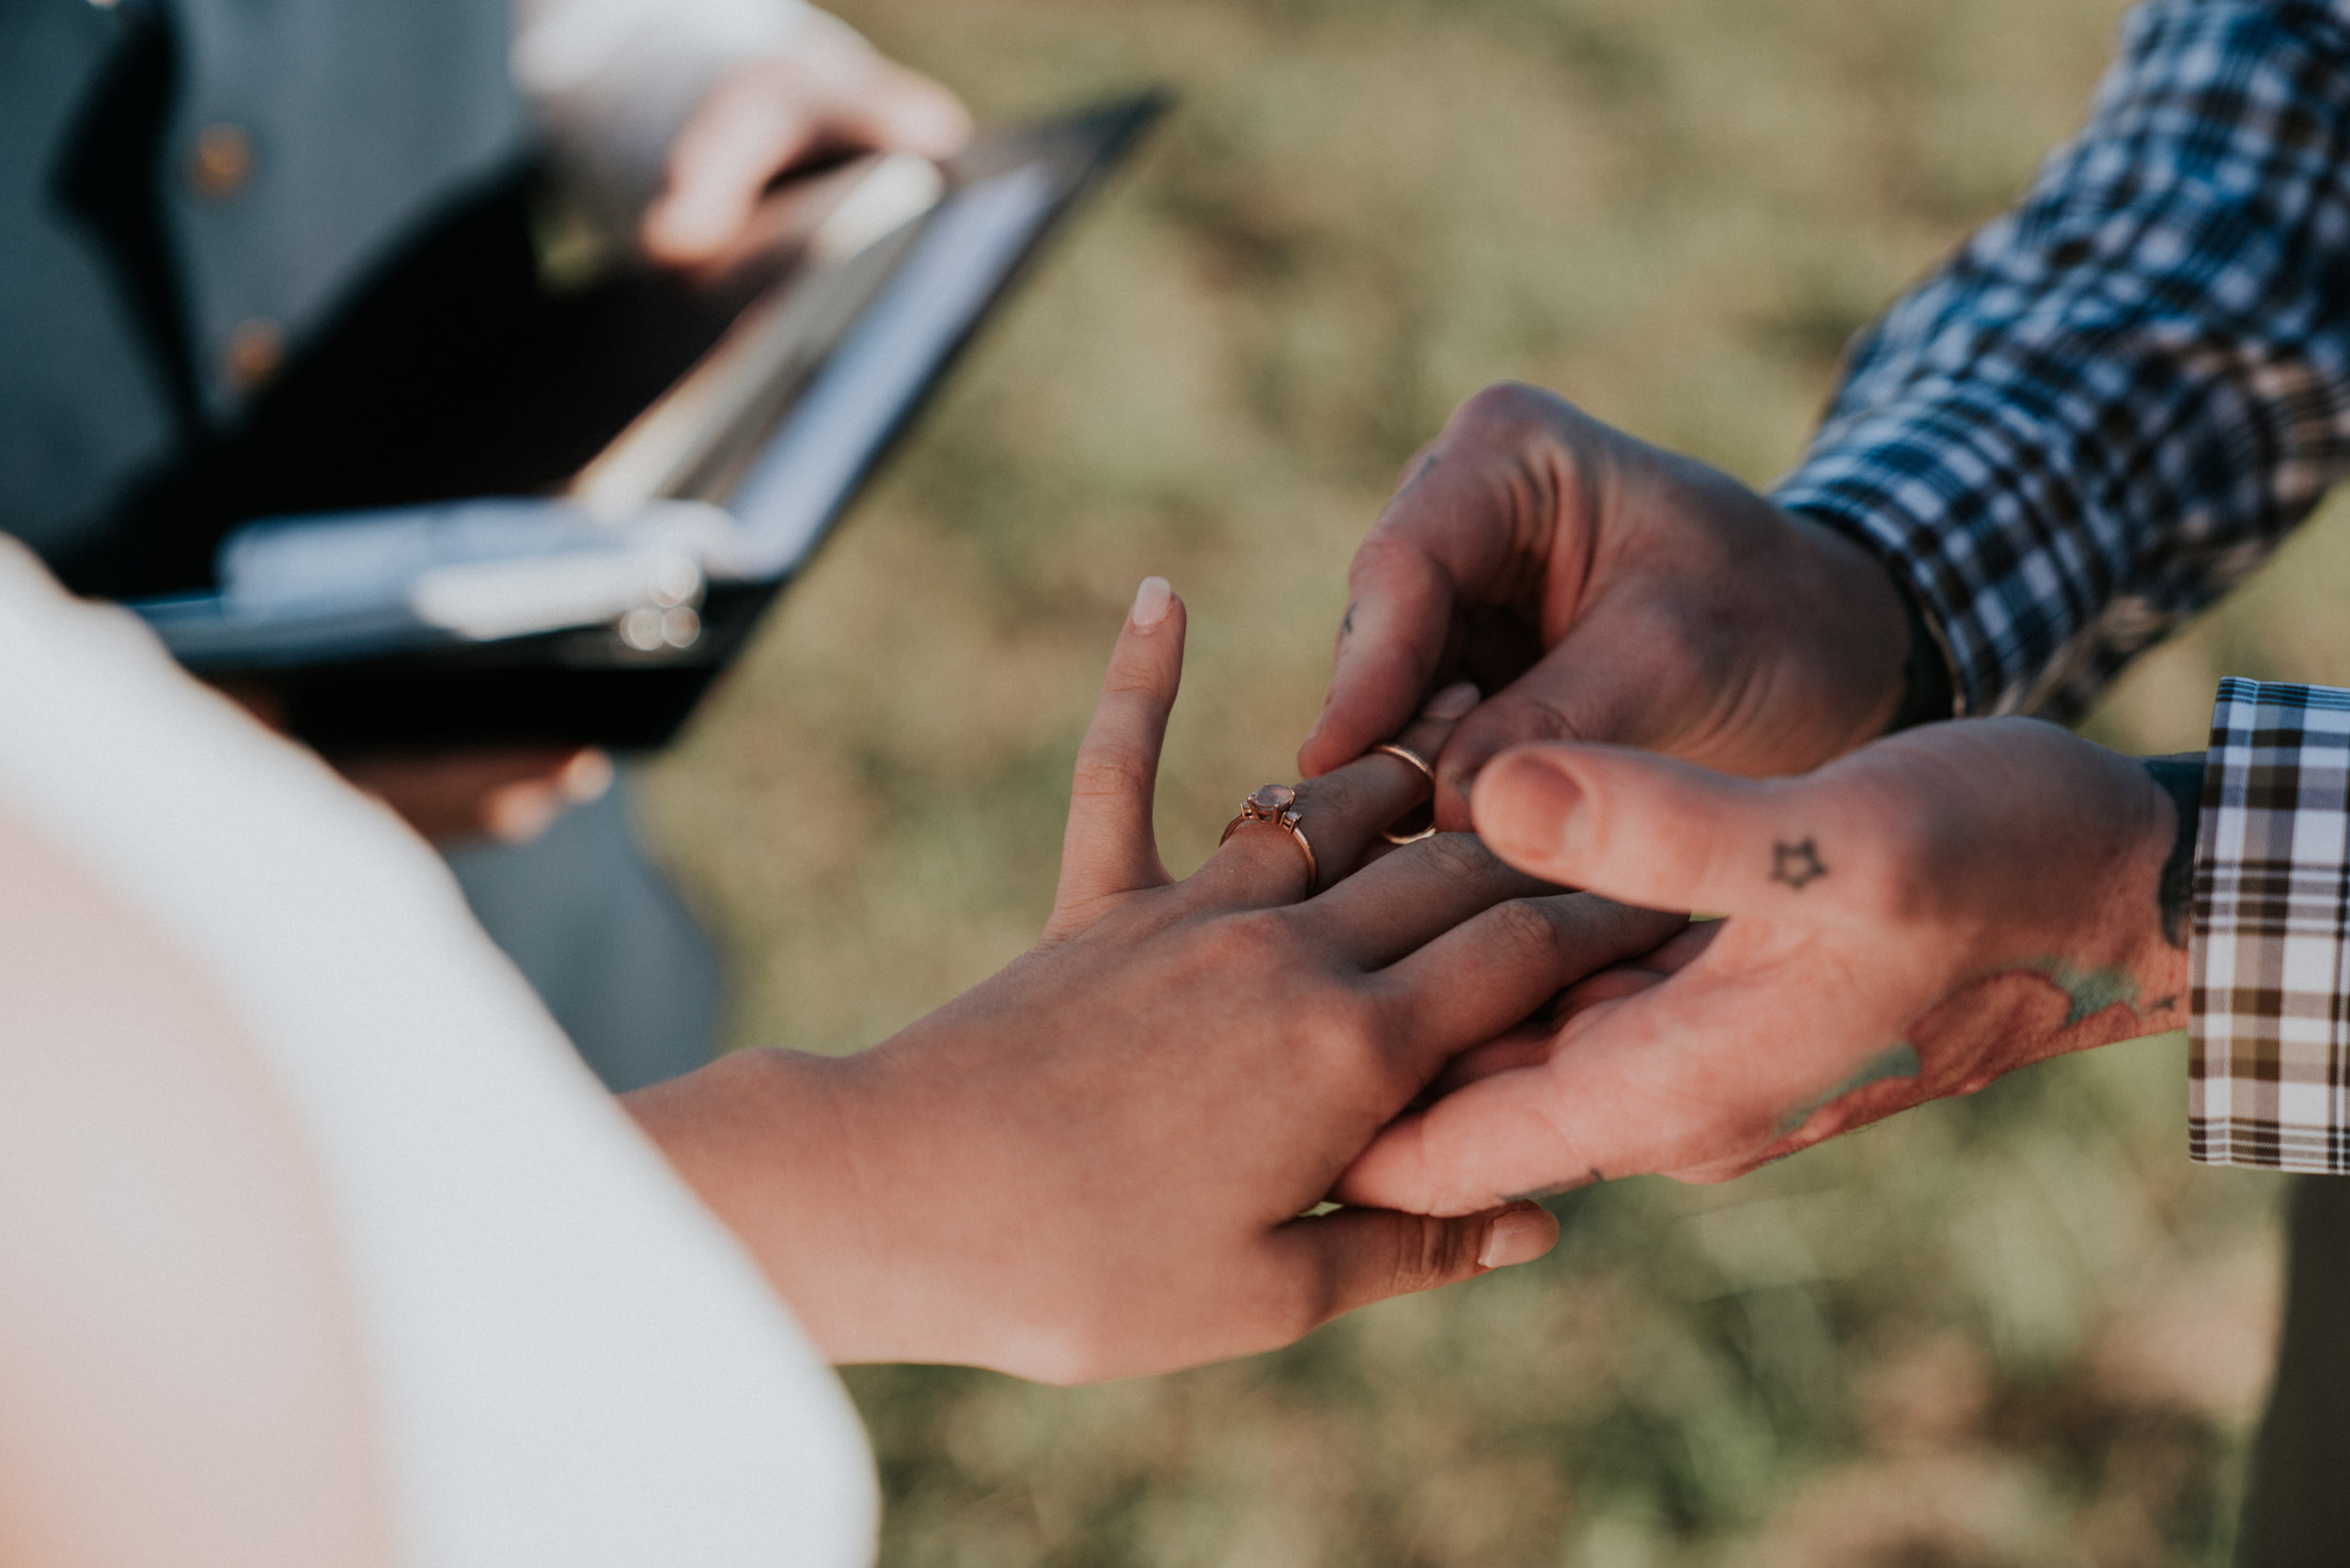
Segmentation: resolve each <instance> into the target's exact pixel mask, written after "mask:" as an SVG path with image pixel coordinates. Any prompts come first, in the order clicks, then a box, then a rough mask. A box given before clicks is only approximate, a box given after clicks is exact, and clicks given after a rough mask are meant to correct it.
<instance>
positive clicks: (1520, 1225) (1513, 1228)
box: [1477, 1203, 1559, 1268]
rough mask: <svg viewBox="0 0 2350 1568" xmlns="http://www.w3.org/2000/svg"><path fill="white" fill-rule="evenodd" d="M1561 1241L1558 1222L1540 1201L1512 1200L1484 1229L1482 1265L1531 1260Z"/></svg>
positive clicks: (1489, 1266)
mask: <svg viewBox="0 0 2350 1568" xmlns="http://www.w3.org/2000/svg"><path fill="white" fill-rule="evenodd" d="M1558 1244H1559V1222H1558V1220H1556V1219H1554V1218H1552V1217H1551V1215H1550V1212H1549V1211H1548V1210H1546V1209H1544V1208H1543V1206H1542V1205H1541V1204H1539V1203H1513V1204H1512V1205H1511V1206H1510V1207H1509V1208H1507V1209H1504V1210H1503V1211H1502V1212H1501V1213H1499V1214H1497V1215H1495V1216H1494V1222H1493V1224H1492V1225H1491V1226H1490V1227H1489V1228H1487V1230H1486V1231H1485V1250H1484V1251H1482V1252H1480V1253H1479V1254H1478V1255H1477V1266H1478V1267H1479V1268H1508V1267H1509V1266H1510V1265H1511V1264H1512V1263H1530V1262H1533V1261H1534V1260H1535V1259H1537V1258H1539V1257H1541V1256H1542V1255H1543V1253H1545V1252H1547V1251H1549V1250H1550V1249H1551V1248H1552V1247H1556V1246H1557V1245H1558Z"/></svg>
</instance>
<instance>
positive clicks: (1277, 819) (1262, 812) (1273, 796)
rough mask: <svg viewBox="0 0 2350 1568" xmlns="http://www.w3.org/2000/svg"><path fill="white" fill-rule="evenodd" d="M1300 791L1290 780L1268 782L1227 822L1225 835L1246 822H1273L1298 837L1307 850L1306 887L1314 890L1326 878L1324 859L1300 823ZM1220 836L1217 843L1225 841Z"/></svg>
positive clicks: (1229, 835)
mask: <svg viewBox="0 0 2350 1568" xmlns="http://www.w3.org/2000/svg"><path fill="white" fill-rule="evenodd" d="M1296 806H1297V792H1296V791H1295V790H1293V789H1291V788H1290V787H1289V786H1288V785H1286V784H1266V785H1262V786H1261V787H1259V788H1258V789H1256V790H1254V791H1252V792H1250V793H1249V796H1248V798H1247V799H1246V800H1244V801H1242V802H1241V803H1240V815H1239V816H1237V817H1234V818H1233V819H1232V820H1231V821H1230V822H1229V823H1225V824H1224V839H1230V837H1231V836H1232V835H1233V834H1234V833H1236V832H1238V831H1239V829H1240V824H1241V823H1272V824H1273V825H1274V826H1276V827H1277V828H1279V829H1281V830H1282V831H1283V832H1285V833H1287V834H1288V835H1289V836H1290V837H1291V838H1293V839H1296V840H1297V847H1298V848H1299V849H1301V850H1304V851H1305V852H1306V887H1307V890H1308V891H1309V892H1310V891H1311V890H1312V889H1313V887H1314V885H1315V884H1317V883H1319V882H1320V881H1321V880H1322V865H1321V862H1319V861H1317V860H1316V859H1315V858H1314V846H1313V845H1312V844H1311V843H1309V842H1308V841H1307V839H1306V830H1305V829H1304V828H1302V827H1300V826H1298V825H1297V811H1296ZM1224 839H1217V840H1216V842H1217V843H1219V844H1221V843H1223V842H1224Z"/></svg>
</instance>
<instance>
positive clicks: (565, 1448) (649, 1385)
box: [0, 542, 876, 1568]
mask: <svg viewBox="0 0 2350 1568" xmlns="http://www.w3.org/2000/svg"><path fill="white" fill-rule="evenodd" d="M0 670H4V671H5V672H6V677H5V679H0V799H5V801H6V804H7V805H8V808H9V809H10V811H11V814H12V815H15V816H17V817H18V818H19V819H20V820H22V821H24V822H25V823H30V824H31V825H32V826H33V827H34V828H36V829H37V830H38V831H39V832H40V833H41V834H42V835H43V837H44V838H45V839H48V840H49V841H50V842H51V843H53V844H54V845H55V846H56V847H57V848H59V849H60V850H61V851H62V852H63V853H65V854H66V855H69V856H71V858H72V859H74V860H75V861H76V862H77V863H78V864H79V865H81V866H82V867H83V868H84V869H86V870H87V871H88V872H89V874H91V875H92V876H93V877H95V878H97V879H98V880H99V881H100V882H102V884H104V885H105V886H107V887H108V888H109V889H110V890H111V891H112V892H114V893H115V894H116V896H118V898H119V899H121V900H122V901H123V902H125V903H126V904H127V905H128V906H129V907H130V908H132V909H133V911H135V912H136V913H137V914H138V915H139V916H140V917H142V918H143V920H144V921H145V922H146V923H147V924H148V925H149V927H150V928H151V929H153V930H155V931H157V932H158V933H162V934H163V935H164V937H165V939H167V940H170V941H172V942H174V943H176V944H177V945H178V946H179V947H180V949H182V950H183V951H184V952H186V953H188V954H189V955H190V956H191V957H192V958H193V959H194V960H195V961H196V963H197V964H199V965H200V966H201V968H202V969H203V970H204V971H205V972H206V973H207V975H208V976H209V977H210V978H211V980H213V981H214V982H215V983H216V986H217V990H218V994H219V995H220V996H223V997H224V998H225V999H226V1000H227V1004H228V1006H229V1007H230V1008H231V1009H232V1011H234V1012H235V1013H236V1015H237V1017H238V1019H239V1021H240V1023H241V1024H242V1025H243V1028H244V1030H245V1032H246V1033H247V1035H248V1037H249V1038H250V1039H251V1040H252V1041H253V1042H254V1043H255V1044H256V1046H257V1047H258V1050H259V1051H260V1054H261V1056H262V1058H263V1060H264V1061H265V1063H266V1064H267V1066H268V1069H269V1071H270V1072H271V1073H272V1074H273V1076H274V1079H275V1081H276V1083H277V1085H278V1086H279V1088H280V1089H281V1090H282V1091H283V1093H284V1096H285V1098H286V1101H287V1103H288V1104H289V1105H290V1106H291V1107H292V1110H293V1112H294V1114H295V1117H296V1119H297V1121H298V1122H299V1123H300V1126H301V1128H302V1130H303V1132H304V1135H305V1137H306V1138H307V1139H308V1140H309V1141H310V1143H311V1144H312V1146H313V1148H314V1150H315V1152H316V1155H317V1159H318V1163H319V1168H320V1169H321V1172H322V1174H323V1178H324V1182H325V1186H326V1191H327V1196H328V1201H329V1206H330V1211H331V1214H332V1215H333V1217H334V1220H335V1224H336V1227H337V1232H338V1234H339V1237H340V1241H341V1246H342V1249H343V1252H344V1256H345V1261H346V1266H347V1267H348V1269H349V1273H350V1278H351V1281H352V1293H353V1294H354V1296H355V1298H356V1300H357V1302H358V1311H359V1319H360V1332H361V1337H362V1345H363V1351H364V1354H365V1357H366V1362H367V1368H368V1374H369V1377H370V1381H371V1384H372V1388H373V1392H374V1395H375V1403H376V1406H377V1409H378V1412H379V1420H380V1423H381V1434H382V1451H383V1452H384V1465H385V1468H386V1472H387V1476H388V1484H389V1488H390V1494H391V1501H392V1508H393V1515H394V1519H395V1524H396V1529H397V1531H398V1535H399V1549H400V1555H401V1559H402V1560H403V1561H406V1562H411V1563H416V1564H432V1565H436V1568H515V1565H517V1564H531V1563H560V1564H564V1565H565V1568H601V1565H609V1568H642V1565H644V1564H649V1563H692V1564H695V1565H697V1568H736V1565H740V1568H750V1565H753V1564H758V1565H760V1568H772V1565H775V1564H786V1563H788V1564H806V1565H807V1568H852V1565H854V1564H858V1563H864V1562H869V1561H870V1559H871V1554H872V1550H873V1542H874V1525H875V1516H876V1493H875V1486H874V1481H873V1475H872V1469H871V1464H870V1456H869V1455H868V1453H867V1451H866V1449H865V1446H864V1441H863V1437H862V1435H861V1433H860V1432H859V1430H858V1427H857V1422H856V1418H855V1415H854V1411H853V1410H852V1409H851V1407H850V1405H849V1403H848V1401H847V1399H846V1397H845V1395H844V1394H843V1392H842V1390H841V1388H840V1387H839V1384H838V1380H837V1379H836V1378H835V1377H834V1376H833V1374H832V1372H831V1371H830V1369H828V1368H827V1367H825V1366H823V1364H822V1362H821V1361H820V1359H819V1358H818V1356H816V1355H815V1353H814V1352H813V1350H812V1349H811V1348H810V1346H809V1345H808V1344H807V1341H806V1339H805V1337H804V1336H803V1335H802V1334H801V1333H800V1332H799V1330H798V1328H797V1326H796V1325H794V1324H793V1322H792V1320H791V1315H790V1313H789V1312H788V1311H787V1310H786V1309H785V1308H784V1306H783V1305H782V1303H781V1302H779V1301H778V1300H777V1299H776V1296H775V1295H774V1294H773V1293H772V1292H771V1291H770V1290H769V1289H768V1287H767V1285H766V1283H765V1281H764V1279H763V1278H762V1277H761V1276H760V1273H759V1271H758V1270H757V1268H756V1266H755V1265H754V1264H753V1263H752V1262H751V1260H750V1259H749V1257H748V1256H747V1255H746V1254H745V1253H744V1251H743V1250H742V1249H741V1248H740V1247H739V1246H737V1244H736V1243H735V1241H734V1239H733V1237H732V1235H731V1234H730V1233H729V1232H728V1231H726V1230H725V1229H724V1228H723V1227H721V1226H720V1224H719V1223H718V1221H717V1220H716V1219H715V1218H714V1217H713V1215H711V1214H710V1213H709V1212H708V1211H707V1210H705V1209H704V1208H702V1207H701V1205H700V1204H699V1203H698V1202H697V1200H695V1198H694V1197H693V1195H692V1194H691V1193H690V1192H689V1191H688V1189H687V1188H686V1187H685V1186H684V1185H683V1184H682V1183H681V1182H680V1181H678V1180H677V1178H676V1177H675V1176H674V1175H673V1174H672V1173H671V1171H670V1170H669V1168H668V1167H667V1166H666V1164H665V1163H664V1161H663V1160H662V1158H661V1156H660V1154H659V1152H657V1151H656V1150H655V1149H654V1148H653V1147H652V1145H651V1144H650V1142H649V1141H647V1140H646V1139H645V1138H644V1137H643V1136H642V1135H641V1134H640V1133H639V1132H638V1131H637V1129H636V1127H635V1123H634V1122H632V1121H630V1120H629V1119H628V1117H627V1116H626V1115H625V1114H624V1113H623V1112H622V1111H621V1110H620V1109H619V1106H618V1105H616V1104H615V1103H614V1102H613V1101H612V1100H611V1099H610V1098H609V1097H608V1096H607V1095H605V1094H604V1093H603V1090H601V1089H600V1088H599V1087H598V1086H597V1085H596V1083H595V1081H594V1080H593V1079H592V1078H591V1077H590V1076H589V1074H588V1073H587V1069H586V1068H585V1067H584V1066H583V1065H582V1064H581V1063H580V1061H579V1060H578V1058H577V1057H576V1056H575V1055H574V1054H573V1053H572V1051H571V1050H570V1048H569V1047H568V1045H567V1044H566V1043H565V1041H564V1040H563V1038H562V1035H561V1033H560V1032H559V1031H558V1030H557V1028H556V1026H555V1024H554V1021H553V1020H552V1019H550V1018H549V1017H548V1016H547V1015H546V1012H545V1011H544V1010H543V1009H542V1008H541V1007H540V1005H539V1003H538V1000H537V998H536V997H535V996H532V995H531V993H530V991H529V989H528V987H527V986H526V985H525V984H524V982H523V980H522V979H521V977H520V976H518V975H517V974H516V973H515V972H514V970H513V969H512V967H511V966H510V965H509V964H507V963H506V961H505V960H504V958H503V957H502V956H501V955H500V954H499V953H498V952H497V951H496V949H494V948H493V947H492V946H491V945H490V943H489V941H488V939H487V938H486V937H484V936H483V935H482V934H481V932H480V930H479V929H478V927H477V926H476V925H475V924H474V923H473V920H472V918H471V917H470V916H469V915H468V913H467V912H466V909H465V906H464V903H463V902H462V898H461V897H460V895H459V893H458V890H457V887H456V886H455V884H454V882H453V881H452V880H451V878H450V876H449V874H448V871H447V870H446V868H445V867H444V866H443V864H442V863H441V861H440V859H439V857H438V856H437V855H433V854H432V853H431V850H430V849H429V848H428V847H427V846H426V845H425V844H424V843H423V842H422V841H421V840H419V839H417V838H416V837H415V835H414V834H413V833H412V832H410V831H409V830H408V829H407V827H406V826H405V825H404V824H403V823H400V822H399V819H397V818H396V817H394V816H393V815H392V814H391V813H390V812H389V811H387V810H385V809H384V808H382V807H381V806H379V805H377V804H375V803H374V802H372V801H369V800H368V799H367V798H365V797H363V796H361V795H359V794H358V793H357V792H354V791H352V789H350V788H349V787H348V786H347V785H345V784H344V783H343V782H342V781H341V780H340V779H339V778H338V777H337V776H335V775H334V774H333V773H332V772H331V771H330V770H329V769H327V768H326V767H325V766H324V765H323V764H321V762H320V761H319V760H317V759H316V758H315V757H313V756H311V755H310V754H309V753H308V752H306V751H304V750H302V749H301V748H299V747H297V746H295V745H290V744H289V743H287V742H284V741H281V740H279V739H277V738H276V737H274V736H273V735H271V734H269V733H268V732H267V731H265V730H264V729H261V728H260V727H259V726H258V725H257V724H255V723H254V722H252V721H251V720H250V719H249V718H247V717H246V716H245V715H244V714H243V713H242V712H241V711H240V710H238V709H237V708H235V707H234V706H232V705H231V704H229V703H228V702H227V701H226V700H225V699H223V698H220V697H218V696H217V695H215V694H213V693H212V692H211V691H209V690H207V689H206V688H204V687H201V686H199V685H197V684H196V682H194V681H192V680H190V679H189V678H187V677H186V676H185V675H183V674H181V673H180V671H179V670H178V668H177V667H176V666H173V665H172V664H171V662H170V661H169V659H168V658H167V657H165V655H164V652H163V651H162V650H161V649H160V647H158V645H157V644H156V643H155V641H154V639H153V638H152V637H151V636H149V635H148V634H147V633H146V632H145V630H144V629H143V628H142V627H141V626H140V625H139V623H138V622H136V621H135V620H134V619H132V618H131V617H129V616H128V615H126V614H124V613H122V612H119V611H115V610H108V609H101V608H96V607H92V606H89V605H86V604H77V603H75V602H73V601H71V600H69V599H68V598H66V597H65V596H64V595H63V594H62V593H61V592H59V591H58V590H57V588H55V584H54V583H52V582H51V581H50V580H49V579H48V577H47V576H46V574H45V573H43V572H41V570H40V568H39V566H38V565H37V564H36V563H35V562H34V561H33V559H32V557H30V556H28V555H27V554H25V553H24V551H23V550H22V549H21V548H20V547H18V546H16V545H15V544H13V543H12V542H8V543H0Z"/></svg>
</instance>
